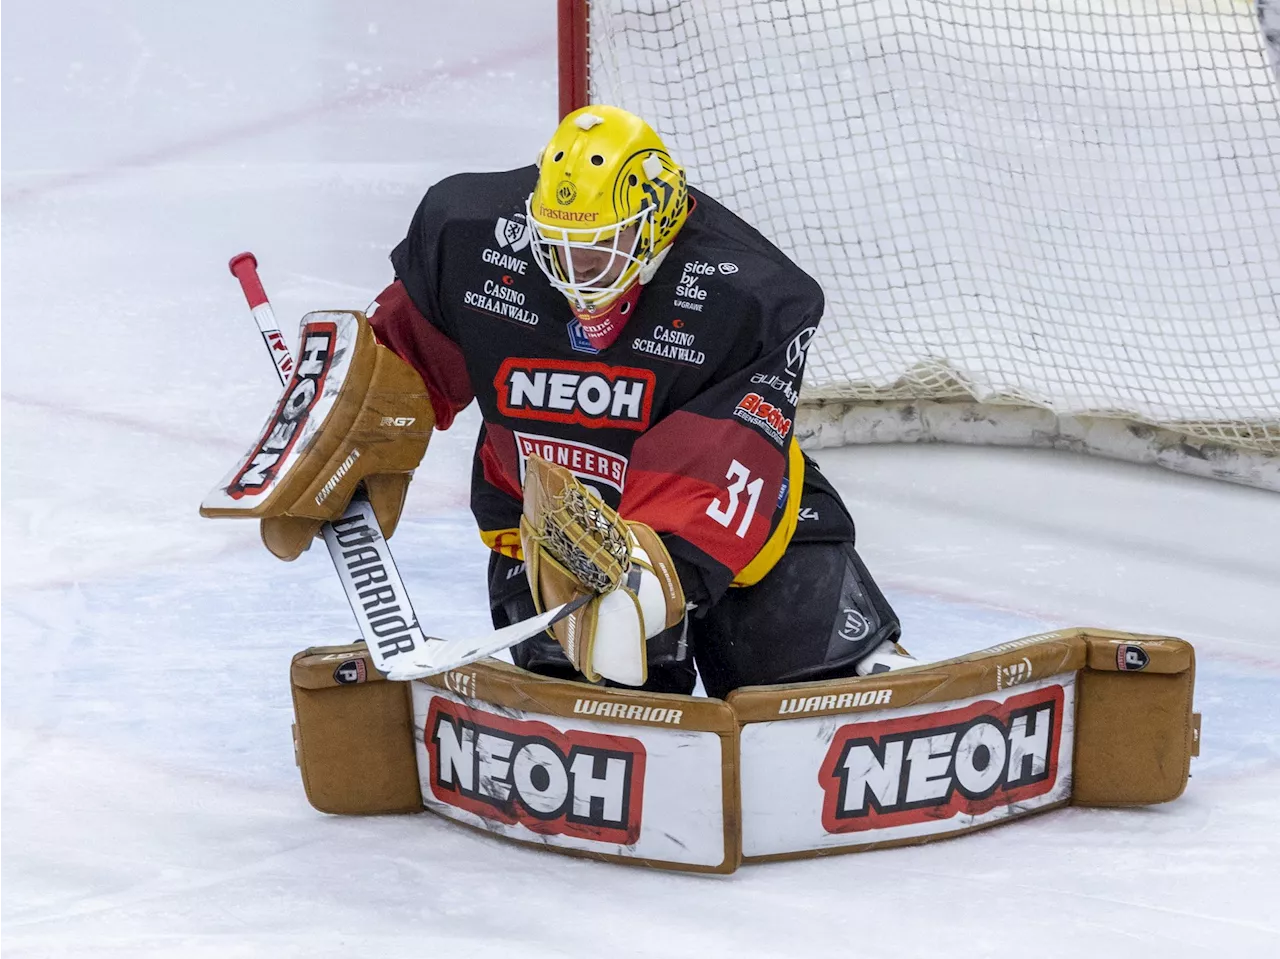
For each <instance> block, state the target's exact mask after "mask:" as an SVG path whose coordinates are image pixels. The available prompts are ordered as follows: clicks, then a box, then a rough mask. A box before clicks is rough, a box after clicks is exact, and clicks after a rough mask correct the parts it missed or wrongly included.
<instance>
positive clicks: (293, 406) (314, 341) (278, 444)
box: [227, 323, 338, 499]
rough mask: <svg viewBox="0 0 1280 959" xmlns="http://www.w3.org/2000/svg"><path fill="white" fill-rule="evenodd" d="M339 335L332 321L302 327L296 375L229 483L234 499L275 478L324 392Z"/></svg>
mask: <svg viewBox="0 0 1280 959" xmlns="http://www.w3.org/2000/svg"><path fill="white" fill-rule="evenodd" d="M337 337H338V328H337V326H336V325H335V324H333V323H309V324H308V325H307V327H306V329H305V330H303V332H302V357H301V359H300V362H299V363H298V367H297V369H296V370H295V371H294V374H293V379H292V380H290V381H289V388H288V389H287V390H286V391H285V394H284V399H282V400H281V401H280V405H279V406H278V407H277V408H276V412H275V415H274V416H273V417H272V418H271V422H270V423H269V424H267V429H266V432H265V433H263V435H262V438H261V439H260V440H258V445H257V446H256V447H254V450H253V453H251V454H250V456H249V461H248V462H247V463H246V464H245V466H244V468H243V469H242V470H240V472H239V473H237V474H236V476H235V479H233V480H232V481H231V484H230V485H229V486H228V487H227V495H228V496H230V497H231V498H232V499H240V498H241V497H242V496H252V495H256V494H258V493H261V492H262V491H263V490H265V489H266V488H267V487H268V486H270V485H271V483H272V482H273V481H274V480H275V478H276V472H277V471H278V470H279V468H280V464H281V462H282V461H283V460H284V458H285V457H286V456H288V455H289V451H290V450H291V449H293V445H294V443H295V442H296V441H297V439H298V432H299V430H300V429H301V427H302V425H303V424H304V423H306V421H307V416H308V415H310V413H311V410H312V409H313V408H314V407H315V405H316V401H317V400H319V399H320V397H321V396H322V395H323V394H324V381H325V377H326V376H328V375H329V367H330V366H331V365H332V364H333V345H334V342H335V341H336V340H337Z"/></svg>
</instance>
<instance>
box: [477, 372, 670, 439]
mask: <svg viewBox="0 0 1280 959" xmlns="http://www.w3.org/2000/svg"><path fill="white" fill-rule="evenodd" d="M655 385H656V377H655V376H654V374H653V371H652V370H643V369H639V368H637V367H631V366H608V365H606V364H604V363H588V362H584V361H579V360H549V359H530V358H527V357H515V356H513V357H508V358H507V359H505V360H503V361H502V365H501V366H500V367H498V373H497V375H496V376H495V377H494V378H493V386H494V389H496V390H497V399H498V411H499V412H500V413H502V415H503V416H509V417H514V418H516V419H525V420H541V421H543V422H547V423H572V424H575V425H577V426H585V427H587V428H589V429H624V430H636V431H637V432H644V431H645V430H647V429H648V428H649V421H650V419H651V417H652V415H653V394H654V391H655Z"/></svg>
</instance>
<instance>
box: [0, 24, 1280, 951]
mask: <svg viewBox="0 0 1280 959" xmlns="http://www.w3.org/2000/svg"><path fill="white" fill-rule="evenodd" d="M554 51H555V44H554V4H553V3H551V2H550V0H540V2H537V3H532V2H521V0H508V2H505V3H496V2H494V3H489V2H483V3H482V2H476V3H467V4H443V3H432V2H430V0H366V2H364V3H363V4H355V3H343V2H340V0H328V2H318V0H317V2H310V3H291V4H285V3H276V4H262V3H249V2H243V0H228V2H224V3H221V4H218V5H216V7H215V6H213V5H194V4H178V3H165V2H161V0H131V2H126V0H119V2H115V3H110V4H108V3H104V2H91V0H47V2H36V0H10V2H8V3H5V5H4V12H3V58H2V69H3V86H2V90H3V113H2V116H3V146H4V153H3V290H2V292H3V304H2V310H3V344H2V349H3V352H2V362H3V383H2V388H3V424H2V427H3V624H2V626H3V657H4V659H3V662H4V670H3V746H2V748H3V754H2V758H3V770H2V776H3V781H2V788H3V818H2V828H3V836H2V840H3V886H2V892H3V927H2V931H0V935H2V937H3V950H4V955H5V956H6V957H8V956H12V957H19V956H24V957H25V956H32V957H34V956H119V957H150V956H165V957H168V956H174V957H189V956H190V957H206V956H207V957H219V959H224V957H241V956H255V957H256V956H263V957H267V956H269V957H276V956H299V957H307V959H320V957H325V956H377V957H383V956H386V957H400V956H404V957H410V956H412V957H418V956H481V957H504V959H505V957H520V959H523V957H531V959H539V957H556V956H582V957H588V956H590V957H598V956H659V957H663V959H676V957H685V956H688V957H698V959H706V957H709V956H721V955H726V956H727V955H734V956H752V957H756V956H779V957H781V956H803V957H812V956H817V955H822V956H832V957H835V956H857V957H868V959H872V957H934V956H938V955H947V956H949V957H969V956H975V957H976V956H993V957H996V956H998V957H1010V956H1019V955H1024V954H1032V955H1035V956H1037V957H1058V956H1062V957H1077V956H1081V957H1088V959H1107V957H1115V956H1142V957H1147V956H1152V957H1159V959H1174V957H1182V956H1186V957H1196V959H1203V957H1204V956H1206V955H1214V956H1223V957H1226V956H1230V957H1233V959H1236V957H1241V959H1243V957H1254V956H1257V957H1262V956H1275V955H1280V906H1278V905H1277V903H1278V902H1280V728H1278V727H1280V626H1278V625H1277V622H1278V621H1280V615H1278V614H1280V497H1278V496H1277V495H1276V494H1274V493H1266V492H1261V491H1257V490H1252V489H1247V488H1242V487H1233V486H1229V485H1226V484H1218V483H1213V482H1210V481H1205V480H1198V479H1193V478H1189V477H1185V476H1179V475H1176V474H1170V473H1165V472H1162V471H1159V470H1156V469H1154V468H1146V467H1137V466H1131V465H1127V464H1118V463H1111V462H1103V461H1098V460H1086V459H1082V458H1078V457H1074V456H1071V455H1069V454H1060V453H1048V452H1022V451H1008V450H991V449H964V448H944V447H928V448H926V447H921V448H905V447H902V448H890V447H879V448H862V449H849V450H837V451H822V452H820V454H819V456H818V460H819V462H820V463H821V464H822V466H823V467H824V469H825V470H826V472H827V475H828V476H830V477H831V478H832V479H833V480H834V481H836V483H837V485H838V486H839V487H840V489H841V490H842V491H843V492H844V494H845V496H846V498H847V501H848V503H849V505H850V507H851V509H852V511H853V513H854V516H855V518H856V519H857V520H858V524H859V547H860V550H861V552H862V553H863V555H864V557H865V559H866V560H867V563H868V565H869V566H870V568H871V569H872V571H873V572H874V573H875V574H876V576H877V579H878V580H879V581H880V583H881V584H882V586H883V587H884V588H885V591H886V593H887V594H888V595H889V597H890V599H891V601H892V602H893V603H894V605H895V606H896V607H897V609H898V611H899V613H900V614H901V615H902V618H903V620H904V624H905V642H906V644H907V645H908V646H909V647H910V648H911V649H912V650H913V651H915V652H917V653H918V654H920V655H922V656H923V657H927V658H935V657H941V656H944V655H950V654H955V653H959V652H963V651H967V650H970V649H975V648H978V647H981V646H986V645H991V644H993V643H996V642H1000V641H1003V640H1007V639H1011V638H1015V637H1017V636H1021V635H1025V634H1028V633H1032V632H1036V631H1040V630H1043V629H1046V628H1052V627H1056V626H1062V625H1095V626H1104V627H1110V628H1118V629H1130V630H1135V631H1142V632H1155V633H1164V634H1171V635H1176V636H1181V637H1184V638H1186V639H1188V640H1191V641H1192V642H1194V643H1195V644H1196V648H1197V654H1198V657H1199V665H1198V685H1197V692H1196V708H1197V709H1198V710H1199V711H1201V712H1202V713H1203V715H1204V741H1203V750H1202V754H1201V756H1200V758H1199V759H1198V760H1196V761H1195V762H1194V763H1193V766H1192V776H1193V778H1192V780H1191V782H1190V784H1189V786H1188V789H1187V791H1186V793H1185V795H1184V796H1183V797H1182V798H1181V799H1179V800H1177V801H1176V802H1173V803H1171V804H1168V805H1164V806H1156V807H1150V808H1143V809H1133V810H1090V809H1066V810H1061V811H1057V812H1052V813H1049V814H1047V815H1044V816H1041V817H1033V818H1031V819H1027V820H1024V821H1021V822H1019V823H1016V824H1013V825H1009V826H1006V827H1002V828H999V829H993V830H989V831H986V832H983V833H980V834H977V835H974V836H970V837H967V838H960V839H956V840H952V841H949V842H944V843H939V844H935V845H927V846H919V847H909V848H902V849H895V850H887V851H881V852H873V853H865V854H861V855H852V856H843V857H834V858H829V859H823V860H812V861H801V862H794V863H786V864H774V865H765V866H753V867H744V868H742V869H741V870H740V871H739V872H738V873H736V874H735V875H733V876H730V877H721V878H707V877H691V876H685V875H679V874H674V873H668V872H657V871H648V870H645V869H639V868H626V867H622V866H613V865H602V864H597V863H591V862H585V861H578V860H573V859H566V858H562V857H558V856H555V855H552V854H550V853H545V852H539V851H534V850H528V849H525V848H523V847H518V846H513V845H508V844H505V843H502V842H499V841H498V840H494V839H490V838H488V837H485V836H481V835H478V834H476V833H473V832H471V831H469V830H465V829H462V828H460V827H457V826H454V825H452V824H450V823H447V822H445V821H443V820H440V819H436V818H434V817H431V816H429V815H426V814H424V815H420V816H414V817H399V818H366V819H357V818H346V819H344V818H337V817H332V816H325V815H322V814H320V813H317V812H315V811H314V810H313V809H312V808H311V807H310V806H309V805H308V804H307V802H306V799H305V797H304V795H303V792H302V787H301V783H300V781H299V777H298V774H297V770H296V769H295V767H294V764H293V753H292V747H291V742H290V734H289V724H290V721H291V705H290V700H289V689H288V675H287V673H288V663H289V658H290V656H291V655H292V653H294V652H295V651H296V650H298V649H301V648H302V647H304V646H308V645H318V644H322V643H327V642H337V641H347V640H349V639H351V638H353V625H352V622H351V618H350V612H349V610H348V609H347V606H346V602H345V600H344V598H343V596H342V593H341V591H340V589H339V587H338V585H337V582H336V579H335V577H334V575H333V571H332V568H331V566H330V564H329V561H328V558H327V556H326V555H325V554H324V553H323V551H319V552H317V551H315V550H313V551H312V552H311V553H309V554H307V555H306V556H304V557H303V558H302V559H301V560H299V561H298V562H296V563H294V564H291V565H285V564H281V563H279V562H277V561H275V560H274V559H272V558H271V557H270V556H269V555H267V553H266V552H265V550H263V549H262V547H261V546H260V545H259V543H258V541H257V534H256V528H255V527H254V525H253V524H248V523H245V524H237V523H231V522H209V521H205V520H201V519H200V518H199V517H198V516H197V514H196V507H197V504H198V503H199V501H200V500H201V498H202V497H203V496H204V494H205V493H206V492H207V491H208V489H209V488H210V487H211V486H212V485H213V484H214V482H215V481H216V480H217V479H218V478H219V477H220V476H221V475H222V473H223V472H224V471H225V469H226V468H227V466H228V465H229V464H230V463H231V461H232V460H233V459H234V457H236V456H237V455H238V454H240V453H242V452H243V450H244V449H245V448H246V446H247V444H248V443H249V442H250V441H251V439H252V436H253V435H254V433H255V430H256V429H257V428H258V426H259V425H260V423H261V420H262V418H263V416H264V415H265V413H266V411H267V409H268V407H269V405H270V404H271V403H272V401H273V400H274V398H275V396H276V392H277V387H276V385H275V379H274V375H273V373H272V371H271V369H270V368H269V365H268V362H267V360H266V359H265V357H264V356H263V355H262V354H263V351H262V347H261V345H260V341H259V338H258V335H257V332H256V330H255V329H254V327H253V325H252V323H251V321H250V320H249V318H248V316H247V314H246V312H245V310H244V308H243V305H242V300H241V298H240V294H239V291H238V289H237V287H236V284H235V282H234V281H233V279H232V278H231V276H230V275H229V274H228V273H227V270H226V265H225V264H226V261H227V259H228V257H229V256H230V255H231V254H233V253H236V252H238V251H240V250H242V249H246V248H247V249H252V250H253V251H254V252H256V253H257V255H258V257H259V259H260V261H261V266H262V273H263V278H264V281H265V282H266V284H267V288H268V292H269V293H270V294H271V295H272V298H273V301H274V303H275V307H276V310H277V313H278V314H279V315H280V317H281V320H282V323H283V324H284V325H286V326H289V325H291V324H292V323H293V322H295V321H296V319H297V318H298V317H299V316H301V315H302V314H303V313H304V312H306V311H307V310H310V309H317V308H324V307H356V308H360V307H363V306H364V305H365V304H366V303H367V302H368V300H369V299H370V298H371V297H372V296H373V295H374V294H375V293H376V292H377V291H378V290H380V289H381V288H382V286H383V285H384V284H385V283H386V282H387V281H388V279H389V277H390V267H389V264H388V262H387V254H388V252H389V251H390V249H391V247H392V246H393V245H394V244H395V243H396V242H397V241H398V240H399V238H400V237H401V236H402V234H403V231H404V229H405V227H406V224H407V222H408V218H409V216H410V214H411V213H412V211H413V208H414V206H415V205H416V203H417V200H418V198H419V197H420V195H421V194H422V192H423V191H424V190H425V188H426V187H427V186H429V185H430V184H431V183H432V182H434V181H435V180H437V179H439V178H440V177H442V176H444V175H446V174H449V173H452V172H456V171H459V170H463V169H504V168H510V167H514V166H518V165H523V164H525V163H527V162H529V161H530V160H531V159H532V158H533V156H534V153H535V150H536V149H537V148H538V147H539V146H540V145H541V143H542V141H543V140H544V139H545V138H546V137H547V135H548V134H549V133H550V131H551V129H552V127H553V126H554V123H555V119H556V117H555V102H556V101H555V61H554ZM475 426H476V418H475V414H474V412H470V413H468V414H467V415H465V416H463V417H462V418H461V419H460V421H459V423H458V424H457V425H456V426H455V427H454V428H453V429H452V430H450V431H449V432H447V433H443V434H437V436H436V437H435V438H434V439H433V441H432V446H431V449H430V451H429V453H428V455H427V459H426V461H425V462H424V465H423V467H422V468H421V469H420V470H419V473H418V478H417V480H416V481H415V483H414V486H413V488H412V490H411V492H410V495H409V503H408V507H407V514H406V519H405V521H404V523H403V524H402V527H401V532H400V533H399V534H398V535H397V536H396V538H395V540H394V541H393V544H392V545H393V548H394V549H395V552H396V555H397V558H398V559H399V560H400V563H401V567H402V570H403V571H404V573H405V575H406V579H407V580H408V585H409V588H410V589H411V590H412V592H413V594H414V597H415V603H416V605H417V607H418V611H419V613H420V615H421V616H422V617H423V619H424V621H425V623H426V624H428V625H429V626H437V627H439V628H440V629H446V628H458V627H480V626H483V625H485V624H487V614H486V611H485V589H484V582H483V569H484V564H485V558H486V557H485V551H484V547H483V546H482V545H481V543H480V541H479V539H478V537H477V536H476V535H475V532H474V526H473V524H472V521H471V517H470V513H469V511H468V509H467V486H468V482H467V481H468V462H469V457H470V452H471V448H472V444H473V441H474V430H475Z"/></svg>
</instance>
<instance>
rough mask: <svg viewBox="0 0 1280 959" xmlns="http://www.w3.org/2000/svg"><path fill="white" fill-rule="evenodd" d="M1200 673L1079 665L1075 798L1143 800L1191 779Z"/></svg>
mask: <svg viewBox="0 0 1280 959" xmlns="http://www.w3.org/2000/svg"><path fill="white" fill-rule="evenodd" d="M1194 681H1195V673H1194V671H1193V670H1191V669H1188V670H1185V671H1183V672H1179V673H1128V672H1102V671H1097V670H1093V669H1082V670H1081V671H1080V677H1079V680H1078V683H1079V694H1078V695H1079V704H1078V707H1077V712H1076V749H1075V770H1074V782H1073V783H1072V789H1071V802H1072V803H1073V804H1074V805H1077V806H1142V805H1146V804H1148V803H1160V802H1169V800H1171V799H1177V798H1178V797H1179V796H1181V795H1182V791H1183V790H1184V789H1185V788H1186V785H1187V776H1188V774H1189V771H1190V766H1191V757H1192V755H1194V752H1195V746H1196V744H1195V743H1194V741H1193V732H1194V729H1193V718H1192V714H1191V693H1192V688H1193V684H1194Z"/></svg>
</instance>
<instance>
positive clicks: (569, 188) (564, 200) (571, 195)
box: [556, 180, 578, 206]
mask: <svg viewBox="0 0 1280 959" xmlns="http://www.w3.org/2000/svg"><path fill="white" fill-rule="evenodd" d="M577 198H578V188H577V187H576V186H574V185H573V184H572V183H570V182H569V181H568V180H561V181H560V184H559V185H558V186H557V187H556V202H557V203H559V204H560V205H561V206H568V205H569V204H570V203H572V202H573V201H574V200H576V199H577Z"/></svg>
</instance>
